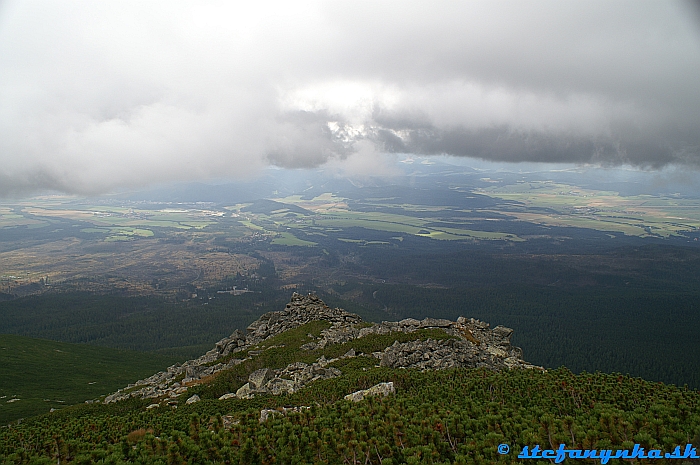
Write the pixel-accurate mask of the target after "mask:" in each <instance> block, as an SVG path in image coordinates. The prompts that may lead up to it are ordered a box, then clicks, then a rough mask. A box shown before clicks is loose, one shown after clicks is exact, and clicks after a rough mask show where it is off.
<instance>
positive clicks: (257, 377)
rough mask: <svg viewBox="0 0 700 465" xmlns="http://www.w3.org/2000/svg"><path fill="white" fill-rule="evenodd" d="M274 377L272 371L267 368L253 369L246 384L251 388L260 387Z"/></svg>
mask: <svg viewBox="0 0 700 465" xmlns="http://www.w3.org/2000/svg"><path fill="white" fill-rule="evenodd" d="M273 377H274V373H273V372H272V370H270V369H269V368H261V369H259V370H255V371H254V372H252V373H251V374H250V376H248V384H250V388H251V389H260V388H262V387H263V386H265V384H266V383H267V382H268V381H270V380H271V379H272V378H273Z"/></svg>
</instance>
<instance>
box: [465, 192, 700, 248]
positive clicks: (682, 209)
mask: <svg viewBox="0 0 700 465" xmlns="http://www.w3.org/2000/svg"><path fill="white" fill-rule="evenodd" d="M478 192H481V193H483V194H485V195H489V196H491V197H494V198H498V199H502V200H509V201H513V202H517V203H519V204H522V205H523V207H525V208H524V209H523V211H509V212H508V213H507V214H508V215H511V216H512V217H514V218H517V219H518V220H521V221H528V222H533V223H538V224H546V225H551V226H574V227H580V228H589V229H595V230H598V231H610V232H613V233H620V234H625V235H628V236H638V237H669V236H682V235H684V234H686V233H689V232H696V231H698V229H700V208H698V200H697V199H687V198H675V197H662V196H651V195H637V196H621V195H619V194H618V193H617V192H609V191H593V190H588V189H581V188H578V187H575V186H570V185H566V184H559V183H554V182H523V183H518V184H513V185H509V186H505V187H492V188H486V189H480V190H479V191H478ZM533 209H538V210H540V211H539V212H533V211H532V210H533Z"/></svg>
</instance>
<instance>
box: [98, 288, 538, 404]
mask: <svg viewBox="0 0 700 465" xmlns="http://www.w3.org/2000/svg"><path fill="white" fill-rule="evenodd" d="M315 320H325V321H328V322H329V323H330V324H331V326H330V328H328V329H326V330H323V331H322V332H321V335H320V337H319V338H316V339H315V340H313V341H311V342H309V343H307V344H304V345H302V346H301V349H302V350H315V349H323V348H325V347H326V346H328V345H332V344H342V343H345V342H349V341H352V340H354V339H357V338H362V337H366V336H368V335H371V334H380V335H381V334H390V333H392V332H403V333H411V332H415V331H418V330H420V329H427V328H439V329H441V330H442V331H445V332H446V333H447V334H449V335H452V336H453V338H452V339H444V340H443V339H441V340H434V339H427V340H425V341H420V340H416V341H410V342H405V343H399V342H398V341H397V342H395V343H394V344H393V345H391V346H389V347H387V348H385V349H384V350H383V351H381V352H375V353H373V354H356V353H355V351H354V350H350V351H349V352H348V353H346V354H345V355H343V356H342V357H339V358H348V357H357V356H370V357H375V358H376V359H377V361H378V364H379V365H381V366H386V367H390V368H416V369H421V370H432V369H444V368H450V367H488V368H491V369H495V370H500V369H504V368H534V369H542V368H541V367H536V366H534V365H531V364H529V363H527V362H525V361H524V360H523V359H522V350H521V349H520V348H518V347H513V346H512V345H511V343H510V337H511V335H512V333H513V330H512V329H510V328H505V327H503V326H497V327H495V328H493V329H491V328H490V326H489V324H488V323H484V322H481V321H479V320H475V319H473V318H469V319H467V318H464V317H460V318H458V319H457V321H450V320H444V319H436V318H425V319H423V320H415V319H412V318H408V319H404V320H401V321H398V322H389V321H384V322H381V323H373V324H369V323H365V322H363V321H362V319H361V318H360V317H359V316H358V315H355V314H353V313H348V312H346V311H345V310H342V309H339V308H330V307H328V306H327V305H326V304H325V303H324V302H323V301H322V300H321V299H319V298H318V297H317V296H316V295H314V294H309V295H300V294H297V293H294V294H293V295H292V298H291V301H290V302H289V303H288V304H287V305H286V308H285V309H284V310H281V311H275V312H269V313H266V314H264V315H262V316H261V317H260V318H259V319H258V320H257V321H255V322H253V323H252V324H251V325H250V326H248V328H247V332H246V333H243V332H242V331H240V330H236V331H234V332H233V334H231V335H230V336H229V337H226V338H223V339H222V340H220V341H219V342H217V343H216V345H215V347H214V348H213V349H212V350H210V351H208V352H207V353H205V354H204V355H202V356H201V357H199V358H197V359H195V360H189V361H187V362H185V363H182V364H176V365H173V366H171V367H169V368H168V369H167V370H165V371H161V372H159V373H156V374H154V375H153V376H151V377H149V378H146V379H143V380H140V381H137V382H136V383H134V384H130V385H129V386H127V387H126V388H123V389H120V390H119V391H117V392H115V393H114V394H111V395H109V396H107V397H106V398H105V399H104V402H105V403H111V402H117V401H120V400H124V399H128V398H130V397H140V398H152V399H157V398H160V399H165V400H171V401H176V399H177V398H178V397H179V396H181V395H182V394H184V393H186V392H187V389H188V386H191V385H192V384H196V383H198V382H201V381H202V380H203V379H204V378H207V377H211V376H212V375H215V374H216V373H218V372H220V371H222V370H226V369H230V368H232V367H234V366H236V365H238V364H240V363H243V362H245V361H247V360H251V359H252V358H254V357H256V356H257V355H259V354H260V353H262V351H256V350H251V349H253V348H254V347H255V346H256V345H258V344H260V343H261V342H263V341H265V340H267V339H269V338H271V337H274V336H276V335H278V334H281V333H283V332H285V331H288V330H290V329H294V328H298V327H299V326H302V325H305V324H307V323H309V322H311V321H315ZM268 349H269V347H268ZM246 351H247V357H245V358H230V357H227V356H229V355H230V354H235V353H238V352H246ZM336 360H338V359H326V358H325V357H323V356H322V357H320V358H319V359H318V360H317V361H316V362H314V363H312V364H306V363H301V362H296V363H293V364H290V365H288V366H287V367H285V368H283V369H270V368H263V369H260V370H257V371H255V372H253V373H251V375H250V376H249V378H248V383H246V384H244V385H243V386H242V387H241V388H240V389H238V390H237V392H235V393H228V394H225V395H223V396H221V398H220V399H221V400H225V399H228V398H234V397H235V398H251V397H253V396H255V395H256V394H260V393H271V394H275V395H278V394H282V393H293V392H295V391H298V390H299V389H301V388H302V387H304V386H305V385H307V384H309V383H311V382H313V381H316V380H318V379H327V378H332V377H336V376H339V375H341V374H342V373H341V372H340V370H338V369H337V368H334V367H332V366H328V365H329V364H331V363H333V362H335V361H336ZM217 361H219V362H218V363H217ZM194 397H195V396H192V397H190V398H189V399H188V402H190V403H191V402H196V401H198V400H199V398H198V397H197V398H196V399H195V398H194Z"/></svg>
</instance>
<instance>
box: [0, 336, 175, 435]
mask: <svg viewBox="0 0 700 465" xmlns="http://www.w3.org/2000/svg"><path fill="white" fill-rule="evenodd" d="M176 361H178V360H176V359H175V358H174V357H168V356H164V355H156V354H151V353H144V352H132V351H124V350H117V349H109V348H104V347H95V346H88V345H82V344H67V343H63V342H54V341H47V340H43V339H34V338H29V337H24V336H15V335H10V334H2V335H0V398H2V399H0V424H6V423H8V422H10V421H12V420H15V419H17V418H21V417H27V416H32V415H38V414H41V413H46V412H48V411H49V409H51V408H61V407H63V406H66V405H70V404H75V403H79V402H84V401H85V400H87V399H93V398H96V397H98V396H100V395H102V394H108V393H110V392H112V391H115V390H117V389H118V388H120V387H123V386H125V385H126V384H128V383H130V382H133V381H136V380H138V379H141V378H143V377H146V376H150V375H152V374H153V373H155V372H157V371H159V370H162V369H163V368H165V367H167V366H169V365H171V364H173V363H175V362H176ZM15 398H18V399H20V400H18V401H15V402H8V401H10V400H11V399H15Z"/></svg>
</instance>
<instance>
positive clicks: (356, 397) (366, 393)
mask: <svg viewBox="0 0 700 465" xmlns="http://www.w3.org/2000/svg"><path fill="white" fill-rule="evenodd" d="M394 392H395V390H394V383H393V382H391V381H389V382H388V383H379V384H375V385H374V386H372V387H371V388H369V389H363V390H361V391H356V392H353V393H352V394H348V395H347V396H345V400H349V401H352V402H360V401H361V400H363V399H364V398H365V397H370V396H382V397H386V396H388V395H389V394H393V393H394Z"/></svg>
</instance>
